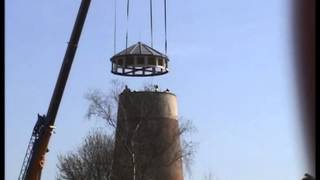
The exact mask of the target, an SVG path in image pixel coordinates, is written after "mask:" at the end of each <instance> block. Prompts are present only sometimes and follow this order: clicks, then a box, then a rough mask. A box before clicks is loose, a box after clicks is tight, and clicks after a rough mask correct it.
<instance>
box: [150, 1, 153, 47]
mask: <svg viewBox="0 0 320 180" xmlns="http://www.w3.org/2000/svg"><path fill="white" fill-rule="evenodd" d="M150 28H151V30H150V32H151V47H152V48H153V28H152V0H150Z"/></svg>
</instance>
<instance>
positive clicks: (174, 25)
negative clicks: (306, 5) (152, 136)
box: [5, 0, 307, 180]
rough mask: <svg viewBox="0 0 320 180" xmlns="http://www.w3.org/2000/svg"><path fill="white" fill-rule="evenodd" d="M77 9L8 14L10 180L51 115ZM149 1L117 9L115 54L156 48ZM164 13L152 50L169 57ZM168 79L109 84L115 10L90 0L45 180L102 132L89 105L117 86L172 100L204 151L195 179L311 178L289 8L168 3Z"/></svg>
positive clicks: (284, 3)
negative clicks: (62, 159)
mask: <svg viewBox="0 0 320 180" xmlns="http://www.w3.org/2000/svg"><path fill="white" fill-rule="evenodd" d="M80 2H81V1H80V0H70V1H65V0H55V1H44V0H33V1H24V0H10V1H6V3H5V178H6V180H11V179H12V180H13V179H17V178H18V175H19V172H20V169H21V165H22V162H23V158H24V156H25V151H26V149H27V145H28V142H29V138H30V136H31V132H32V129H33V126H34V124H35V122H36V120H37V113H39V114H45V113H46V112H47V108H48V106H49V102H50V99H51V96H52V92H53V89H54V85H55V82H56V79H57V76H58V73H59V70H60V66H61V63H62V59H63V56H64V53H65V50H66V47H67V43H68V40H69V37H70V34H71V31H72V27H73V24H74V21H75V18H76V15H77V11H78V8H79V5H80ZM148 2H149V1H148V0H139V1H131V6H130V13H131V14H130V18H129V22H128V24H127V21H126V16H125V3H126V2H125V0H118V1H117V37H116V42H117V47H116V51H117V52H118V51H120V50H122V49H124V48H125V32H126V27H128V30H129V45H131V44H134V43H136V42H137V41H141V42H144V43H146V44H150V24H149V21H150V19H149V9H148V8H149V4H148ZM162 3H163V1H154V2H153V5H154V7H153V11H154V15H153V17H154V19H153V21H154V48H155V49H157V50H159V51H161V52H163V51H164V17H163V4H162ZM167 6H168V9H167V13H168V17H167V18H168V56H169V58H170V64H169V66H170V72H169V73H168V74H166V75H163V76H157V77H148V78H133V77H119V76H116V75H113V74H111V73H110V70H111V66H110V64H111V63H110V61H109V60H110V57H111V56H112V55H113V53H114V46H113V43H114V36H113V34H114V0H109V1H105V0H93V1H92V2H91V6H90V9H89V12H88V16H87V19H86V22H85V25H84V28H83V32H82V35H81V38H80V42H79V45H78V50H77V53H76V56H75V59H74V63H73V66H72V69H71V72H70V76H69V79H68V82H67V85H66V88H65V91H64V95H63V98H62V102H61V105H60V109H59V111H58V114H57V118H56V130H55V132H56V133H55V134H54V135H53V136H52V138H51V141H50V144H49V149H50V152H49V153H48V154H47V156H46V164H45V167H44V169H43V172H42V179H46V180H53V179H55V177H56V174H57V172H58V171H57V168H56V165H57V156H58V155H59V154H65V153H68V152H71V151H73V150H75V149H76V148H77V147H78V146H79V145H80V144H81V142H82V140H83V138H84V137H85V136H86V135H87V133H88V132H89V131H91V130H92V129H93V128H104V125H103V123H102V122H100V121H98V120H97V121H89V120H87V119H86V117H85V114H86V111H87V108H88V102H87V101H86V100H85V98H84V96H85V94H86V93H87V92H89V91H90V90H93V89H100V90H103V91H108V89H110V88H111V84H110V81H111V80H112V79H119V80H121V81H124V82H126V83H127V84H128V86H129V87H130V88H132V89H135V88H136V89H138V88H141V87H142V86H143V84H145V83H154V84H159V86H160V88H162V89H166V88H168V89H170V91H172V92H174V93H175V94H176V95H177V98H178V108H179V114H180V116H182V117H185V118H187V119H190V120H192V122H193V124H194V125H195V127H196V128H197V131H196V132H195V133H194V134H193V135H192V136H191V138H192V140H193V141H194V142H197V144H198V146H197V151H196V154H195V158H194V162H193V165H192V174H191V175H189V176H186V180H201V179H203V177H204V175H205V174H208V173H209V172H210V173H211V174H212V175H213V177H214V180H270V179H273V180H283V179H301V177H302V176H303V174H304V173H305V172H307V166H306V162H305V159H304V149H303V143H302V138H301V132H300V124H299V121H298V120H299V118H298V117H299V109H298V108H297V104H298V102H297V97H296V89H295V80H294V71H293V70H294V69H293V55H292V51H293V50H292V32H291V28H290V25H291V24H290V20H291V16H290V6H291V1H290V0H269V1H264V0H241V1H237V0H224V1H218V0H198V1H192V0H175V1H168V4H167Z"/></svg>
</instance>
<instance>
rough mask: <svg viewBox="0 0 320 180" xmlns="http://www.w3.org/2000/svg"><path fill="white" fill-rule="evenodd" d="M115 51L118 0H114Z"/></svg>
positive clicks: (115, 45) (115, 46)
mask: <svg viewBox="0 0 320 180" xmlns="http://www.w3.org/2000/svg"><path fill="white" fill-rule="evenodd" d="M113 36H114V37H113V53H114V54H115V53H116V51H117V0H114V32H113Z"/></svg>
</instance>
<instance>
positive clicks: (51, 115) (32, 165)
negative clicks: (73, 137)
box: [19, 0, 91, 180]
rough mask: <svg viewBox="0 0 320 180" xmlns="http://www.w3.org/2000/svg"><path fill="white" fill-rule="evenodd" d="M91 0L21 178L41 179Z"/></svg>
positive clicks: (81, 12)
mask: <svg viewBox="0 0 320 180" xmlns="http://www.w3.org/2000/svg"><path fill="white" fill-rule="evenodd" d="M90 2H91V0H82V2H81V5H80V8H79V11H78V15H77V18H76V21H75V24H74V27H73V30H72V34H71V37H70V41H69V43H68V47H67V50H66V53H65V56H64V59H63V63H62V66H61V69H60V72H59V76H58V79H57V82H56V85H55V88H54V91H53V95H52V97H51V101H50V105H49V108H48V112H47V115H46V116H39V115H38V120H37V122H36V125H35V127H34V129H33V132H32V135H31V138H30V142H29V145H28V148H27V152H26V155H25V158H24V161H23V164H22V168H21V171H20V175H19V180H40V178H41V172H42V168H43V165H44V157H45V154H46V152H47V151H48V144H49V140H50V137H51V134H52V130H53V128H54V122H55V118H56V116H57V112H58V109H59V105H60V102H61V98H62V95H63V91H64V88H65V86H66V83H67V79H68V76H69V73H70V69H71V65H72V62H73V59H74V56H75V53H76V50H77V46H78V42H79V39H80V35H81V31H82V28H83V25H84V22H85V19H86V16H87V12H88V9H89V6H90Z"/></svg>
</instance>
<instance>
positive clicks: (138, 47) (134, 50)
mask: <svg viewBox="0 0 320 180" xmlns="http://www.w3.org/2000/svg"><path fill="white" fill-rule="evenodd" d="M126 55H153V56H161V57H164V58H167V56H166V55H165V54H162V53H161V52H159V51H157V50H155V49H153V48H152V47H150V46H148V45H146V44H144V43H142V42H138V43H136V44H134V45H132V46H130V47H128V48H127V49H125V50H123V51H121V52H119V53H117V54H115V55H114V56H113V57H112V58H111V59H113V58H115V57H117V56H126Z"/></svg>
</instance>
